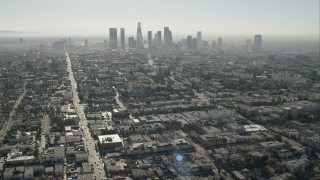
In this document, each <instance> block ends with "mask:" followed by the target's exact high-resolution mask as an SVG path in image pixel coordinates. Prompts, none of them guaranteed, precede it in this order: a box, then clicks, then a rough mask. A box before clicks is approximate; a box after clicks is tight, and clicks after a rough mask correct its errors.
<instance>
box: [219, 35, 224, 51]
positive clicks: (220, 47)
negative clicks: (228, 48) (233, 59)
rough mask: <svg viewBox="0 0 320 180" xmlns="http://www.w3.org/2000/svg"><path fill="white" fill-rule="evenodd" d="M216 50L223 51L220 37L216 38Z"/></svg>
mask: <svg viewBox="0 0 320 180" xmlns="http://www.w3.org/2000/svg"><path fill="white" fill-rule="evenodd" d="M218 51H223V46H222V38H221V37H219V38H218Z"/></svg>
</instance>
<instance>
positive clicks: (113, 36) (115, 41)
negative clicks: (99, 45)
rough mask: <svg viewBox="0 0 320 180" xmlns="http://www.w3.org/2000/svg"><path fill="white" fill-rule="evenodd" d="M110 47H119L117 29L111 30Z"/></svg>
mask: <svg viewBox="0 0 320 180" xmlns="http://www.w3.org/2000/svg"><path fill="white" fill-rule="evenodd" d="M109 47H110V48H117V47H118V39H117V28H109Z"/></svg>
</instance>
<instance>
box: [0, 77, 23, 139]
mask: <svg viewBox="0 0 320 180" xmlns="http://www.w3.org/2000/svg"><path fill="white" fill-rule="evenodd" d="M26 85H27V82H25V83H24V84H23V92H22V94H21V95H20V96H19V97H18V99H17V100H16V102H15V103H14V106H13V108H12V110H11V112H10V114H9V118H8V121H7V122H5V123H4V125H3V126H2V128H1V129H0V142H2V141H3V140H4V137H5V136H6V135H7V132H8V130H9V129H10V128H11V125H12V121H13V115H14V114H15V113H16V109H17V108H18V106H19V104H20V103H21V101H22V99H23V97H24V95H25V94H26Z"/></svg>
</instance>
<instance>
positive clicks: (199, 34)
mask: <svg viewBox="0 0 320 180" xmlns="http://www.w3.org/2000/svg"><path fill="white" fill-rule="evenodd" d="M197 40H198V41H197V46H198V50H200V49H201V48H202V32H201V31H198V32H197Z"/></svg>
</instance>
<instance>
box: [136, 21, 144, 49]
mask: <svg viewBox="0 0 320 180" xmlns="http://www.w3.org/2000/svg"><path fill="white" fill-rule="evenodd" d="M137 48H138V49H143V48H144V45H143V37H142V31H141V22H138V28H137Z"/></svg>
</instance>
